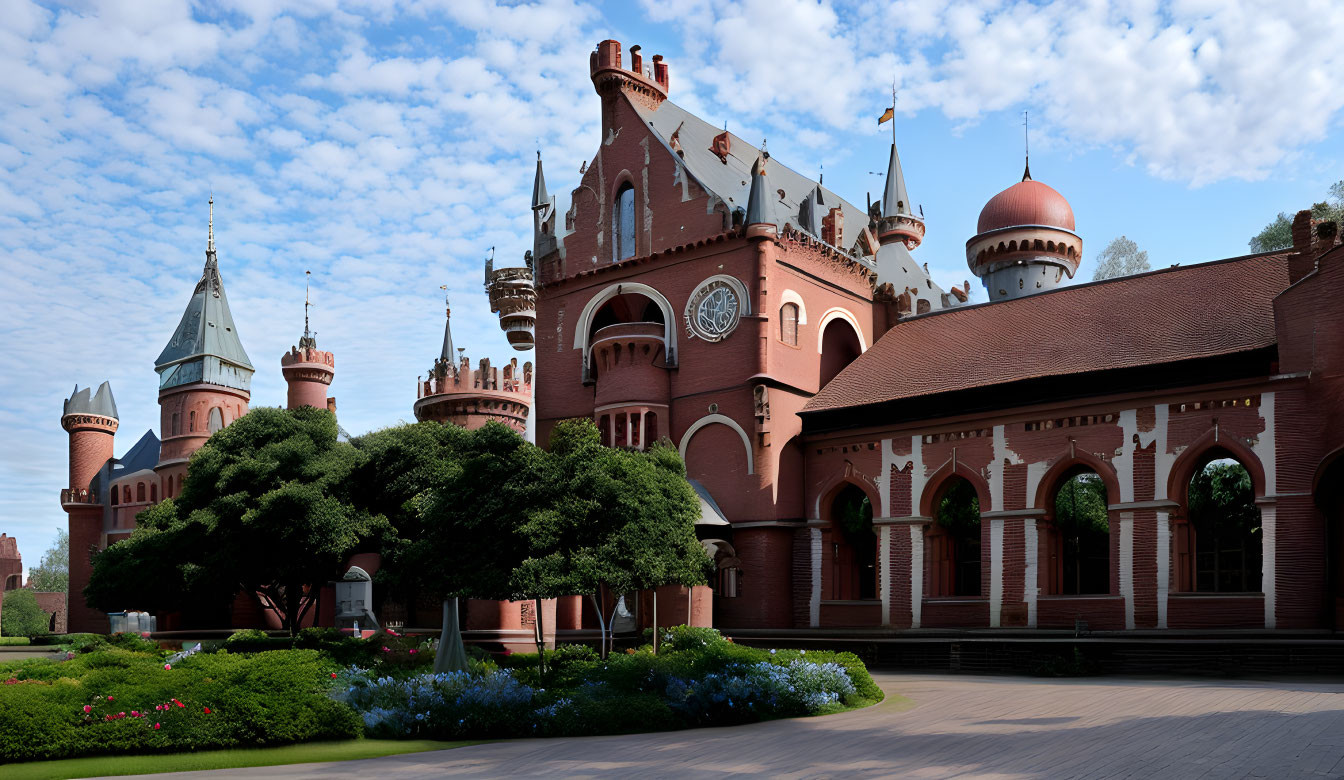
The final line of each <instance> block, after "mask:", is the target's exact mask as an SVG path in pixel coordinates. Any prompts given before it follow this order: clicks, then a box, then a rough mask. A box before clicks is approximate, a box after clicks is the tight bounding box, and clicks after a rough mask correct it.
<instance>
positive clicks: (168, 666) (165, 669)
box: [163, 664, 173, 671]
mask: <svg viewBox="0 0 1344 780" xmlns="http://www.w3.org/2000/svg"><path fill="white" fill-rule="evenodd" d="M163 668H164V671H171V670H172V668H173V665H172V664H164V665H163Z"/></svg>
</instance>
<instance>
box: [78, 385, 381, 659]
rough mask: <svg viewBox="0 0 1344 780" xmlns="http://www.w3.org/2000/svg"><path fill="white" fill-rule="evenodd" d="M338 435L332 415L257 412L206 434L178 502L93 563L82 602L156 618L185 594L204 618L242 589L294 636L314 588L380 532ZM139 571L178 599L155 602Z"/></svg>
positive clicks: (354, 454) (160, 508)
mask: <svg viewBox="0 0 1344 780" xmlns="http://www.w3.org/2000/svg"><path fill="white" fill-rule="evenodd" d="M337 430H338V429H337V427H336V418H335V416H334V415H333V414H331V413H330V412H328V411H326V410H325V409H314V408H312V407H301V408H299V409H294V410H283V409H266V408H263V409H254V410H252V411H251V412H249V413H248V414H246V415H244V416H243V417H241V418H239V419H238V420H236V421H235V422H233V423H232V424H231V425H229V426H228V427H226V428H224V429H222V430H220V431H219V432H217V433H215V434H214V435H213V436H211V437H210V439H209V440H208V441H207V442H206V443H205V445H204V446H203V447H201V448H200V449H199V450H197V451H196V452H195V453H194V454H193V455H192V457H191V462H190V464H189V465H188V468H187V479H186V483H185V484H184V485H183V487H182V493H181V494H180V495H178V496H176V497H175V498H174V499H172V500H167V501H164V502H162V503H161V504H159V505H157V506H155V507H154V508H153V509H152V510H150V511H146V512H142V513H140V515H139V516H138V517H137V529H136V531H135V532H134V533H133V534H132V535H131V538H130V539H128V540H127V542H124V543H123V544H126V543H130V544H131V545H132V546H131V547H130V548H129V549H126V550H124V551H117V552H116V553H115V554H112V555H109V554H108V553H111V552H112V551H113V550H116V548H117V547H119V546H120V545H114V546H113V547H111V548H109V549H108V551H107V552H104V553H103V554H101V555H99V556H98V557H97V558H96V559H95V561H94V577H92V578H91V581H90V588H89V589H88V590H86V595H87V596H88V597H89V598H90V599H91V600H92V601H93V602H94V603H96V604H97V605H98V606H100V607H106V605H108V604H111V603H114V600H117V601H121V602H125V601H128V600H129V601H132V602H133V603H141V602H150V603H151V604H154V603H156V604H157V605H159V608H161V609H162V608H163V606H164V605H166V604H171V603H173V602H174V600H178V599H179V598H180V597H185V596H187V595H190V596H191V597H192V598H193V600H192V601H191V602H190V603H191V604H192V606H193V607H196V606H202V607H207V608H208V607H211V606H215V607H220V606H223V604H226V603H227V601H228V599H230V598H232V596H233V594H235V593H236V592H237V591H238V590H239V589H240V588H241V589H242V590H244V591H246V592H259V593H262V594H264V595H265V596H267V598H268V599H269V600H270V601H271V602H272V604H274V605H275V608H276V610H277V612H278V613H279V614H280V617H281V624H282V625H283V626H284V627H285V628H286V629H288V630H289V631H290V632H291V633H293V632H296V631H297V630H298V626H299V624H300V622H301V620H302V619H303V617H304V615H305V614H306V612H307V610H308V609H310V608H311V607H312V606H313V603H314V599H313V598H311V597H310V595H309V594H311V591H312V589H315V588H316V587H318V586H321V585H322V584H323V583H325V582H327V581H328V580H331V579H333V578H335V577H336V576H338V575H339V574H340V567H341V564H342V563H344V561H345V560H346V558H348V557H349V555H350V554H351V553H353V552H356V551H358V549H360V548H361V547H365V548H368V547H372V548H374V549H376V548H377V547H378V546H379V545H380V544H381V538H382V536H383V535H384V534H385V533H386V521H385V520H383V519H382V518H379V517H375V516H373V515H371V514H370V513H368V512H367V511H364V510H361V509H356V508H355V507H353V506H352V505H351V503H350V500H349V496H348V486H349V476H350V474H351V472H352V471H353V470H354V468H355V466H356V465H357V463H358V460H359V458H360V453H359V452H358V451H357V450H356V449H355V448H354V447H352V446H350V445H349V444H346V443H343V442H340V441H338V440H337ZM158 549H163V550H166V551H171V554H169V555H166V556H164V557H165V558H166V561H163V560H160V561H155V560H154V551H155V550H158ZM137 570H138V571H137ZM137 573H142V574H144V579H145V580H146V581H148V582H152V583H154V584H155V585H157V586H158V587H159V588H169V587H174V586H176V587H177V588H179V591H178V593H179V594H180V596H179V595H172V594H163V595H159V596H157V597H156V596H154V595H153V592H152V591H153V589H151V588H144V587H140V586H137V585H136V584H135V577H136V574H137ZM147 590H148V591H149V592H147ZM306 592H307V593H306ZM202 602H204V603H202Z"/></svg>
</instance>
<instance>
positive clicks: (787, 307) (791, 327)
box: [779, 303, 798, 347]
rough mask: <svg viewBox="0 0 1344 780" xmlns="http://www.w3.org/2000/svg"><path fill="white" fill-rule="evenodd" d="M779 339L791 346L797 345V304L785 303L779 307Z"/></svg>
mask: <svg viewBox="0 0 1344 780" xmlns="http://www.w3.org/2000/svg"><path fill="white" fill-rule="evenodd" d="M779 340H780V341H782V342H784V343H785V344H788V345H789V346H791V347H796V346H798V304H796V303H786V304H784V305H783V306H781V307H779Z"/></svg>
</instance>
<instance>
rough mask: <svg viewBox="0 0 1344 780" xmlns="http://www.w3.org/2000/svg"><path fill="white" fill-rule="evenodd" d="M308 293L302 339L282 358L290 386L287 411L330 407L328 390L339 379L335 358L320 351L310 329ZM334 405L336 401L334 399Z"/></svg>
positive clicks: (281, 362)
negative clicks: (335, 378)
mask: <svg viewBox="0 0 1344 780" xmlns="http://www.w3.org/2000/svg"><path fill="white" fill-rule="evenodd" d="M309 305H310V304H309V302H308V290H307V289H306V288H305V289H304V295H303V336H301V337H300V338H299V344H298V346H296V347H290V348H289V352H288V353H286V354H285V355H282V356H281V357H280V371H281V373H283V374H284V375H285V382H286V384H288V385H289V398H288V408H290V409H297V408H299V407H300V406H312V407H315V408H318V409H327V408H329V407H330V404H329V403H328V398H327V387H328V386H329V385H331V380H332V378H333V377H335V375H336V358H335V356H334V355H332V353H330V352H323V351H322V350H320V349H318V348H317V334H316V333H314V332H312V331H311V330H309V328H308V307H309ZM331 400H332V401H334V400H335V399H331Z"/></svg>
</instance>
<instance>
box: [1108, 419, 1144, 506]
mask: <svg viewBox="0 0 1344 780" xmlns="http://www.w3.org/2000/svg"><path fill="white" fill-rule="evenodd" d="M1138 432H1139V419H1138V411H1137V410H1135V409H1124V410H1122V411H1121V412H1120V433H1121V440H1120V454H1119V455H1117V456H1116V457H1115V459H1114V460H1112V461H1111V464H1112V465H1113V466H1115V477H1116V479H1117V480H1119V482H1120V501H1119V502H1118V503H1121V504H1128V503H1129V502H1131V501H1133V500H1134V436H1135V435H1136V434H1137V433H1138Z"/></svg>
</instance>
